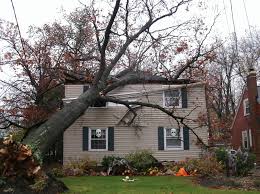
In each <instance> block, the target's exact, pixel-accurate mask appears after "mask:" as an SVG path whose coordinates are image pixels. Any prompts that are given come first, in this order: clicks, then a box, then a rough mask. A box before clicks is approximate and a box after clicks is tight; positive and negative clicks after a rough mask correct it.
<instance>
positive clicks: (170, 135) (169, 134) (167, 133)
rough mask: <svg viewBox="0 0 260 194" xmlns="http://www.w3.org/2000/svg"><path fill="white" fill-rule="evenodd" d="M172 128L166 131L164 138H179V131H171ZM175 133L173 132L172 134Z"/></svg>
mask: <svg viewBox="0 0 260 194" xmlns="http://www.w3.org/2000/svg"><path fill="white" fill-rule="evenodd" d="M172 129H173V128H169V129H166V137H179V135H180V134H179V130H178V129H173V130H172ZM174 131H175V132H174Z"/></svg>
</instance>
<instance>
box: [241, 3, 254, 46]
mask: <svg viewBox="0 0 260 194" xmlns="http://www.w3.org/2000/svg"><path fill="white" fill-rule="evenodd" d="M243 4H244V9H245V14H246V20H247V25H248V29H249V33H250V36H251V39H252V41H253V36H252V31H251V27H250V24H249V18H248V15H247V9H246V4H245V0H243Z"/></svg>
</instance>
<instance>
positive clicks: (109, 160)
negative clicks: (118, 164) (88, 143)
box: [101, 156, 120, 170]
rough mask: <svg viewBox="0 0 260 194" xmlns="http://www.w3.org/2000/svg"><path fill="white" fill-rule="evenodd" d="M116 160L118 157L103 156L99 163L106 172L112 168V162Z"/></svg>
mask: <svg viewBox="0 0 260 194" xmlns="http://www.w3.org/2000/svg"><path fill="white" fill-rule="evenodd" d="M118 159H120V157H118V156H104V157H103V159H102V161H101V165H102V166H103V167H104V169H106V170H108V168H109V167H111V166H112V164H113V162H114V161H115V160H118Z"/></svg>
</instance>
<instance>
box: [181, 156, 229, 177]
mask: <svg viewBox="0 0 260 194" xmlns="http://www.w3.org/2000/svg"><path fill="white" fill-rule="evenodd" d="M179 167H181V166H180V165H179ZM183 167H184V169H185V170H186V171H187V172H188V173H189V174H190V175H196V176H202V177H204V176H216V175H218V174H220V173H222V172H223V171H224V165H223V164H221V163H219V162H218V160H217V158H216V157H214V156H212V155H207V156H202V158H199V159H187V160H186V161H185V162H184V165H183Z"/></svg>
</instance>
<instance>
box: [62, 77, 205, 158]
mask: <svg viewBox="0 0 260 194" xmlns="http://www.w3.org/2000/svg"><path fill="white" fill-rule="evenodd" d="M88 87H89V85H88V84H85V83H75V82H74V83H67V84H66V85H65V98H64V102H65V106H66V103H67V102H70V101H71V100H73V99H75V98H77V97H78V96H79V95H80V94H82V93H83V92H84V91H85V90H87V89H88ZM108 96H114V97H117V98H118V99H121V100H128V101H142V102H150V103H154V104H158V105H160V106H162V107H165V108H169V109H172V108H173V107H174V109H175V110H174V111H175V113H176V115H179V116H187V119H188V120H189V121H187V124H188V125H189V127H190V128H193V129H194V131H195V132H196V133H197V135H198V136H199V137H200V138H201V139H202V140H203V142H204V143H205V144H207V143H208V128H207V127H205V126H204V127H198V126H199V122H198V121H197V120H198V117H199V116H202V115H206V112H207V111H206V101H205V84H204V83H202V82H195V81H189V80H179V81H175V82H170V81H167V80H165V79H164V78H161V77H158V76H156V77H150V78H147V80H146V81H145V83H143V84H130V85H126V86H124V87H119V88H117V89H115V90H114V91H112V92H110V93H108ZM132 108H133V109H135V111H136V112H137V113H138V116H137V117H136V118H135V120H134V122H133V123H132V124H131V125H130V126H129V125H128V124H129V121H131V119H132V118H133V113H132V112H131V111H128V109H127V108H126V107H125V106H123V105H120V104H115V103H110V102H108V103H104V102H96V103H95V105H93V107H89V108H88V109H87V110H86V112H85V114H83V115H82V116H80V117H79V118H78V119H77V120H76V121H75V122H74V123H73V124H72V125H71V126H70V127H69V128H68V129H67V130H66V131H65V132H64V138H63V142H64V146H63V147H64V153H63V159H64V160H63V161H64V163H67V162H68V161H70V160H75V159H78V158H84V157H86V156H88V157H90V158H91V159H94V160H97V161H101V160H102V158H103V157H104V156H107V155H114V156H121V157H123V156H124V155H126V154H128V153H130V152H132V151H135V150H138V149H149V150H151V151H152V153H153V155H154V157H156V158H157V159H158V160H159V161H165V160H168V161H169V160H170V161H172V160H175V161H179V160H184V159H185V158H187V157H188V158H198V157H199V156H200V154H201V151H202V150H201V147H200V145H199V144H198V140H197V138H196V136H195V135H194V134H193V133H192V131H191V130H189V129H188V128H185V127H183V126H178V124H177V123H176V121H175V120H173V119H172V118H170V117H169V116H167V115H166V114H165V113H163V112H161V111H160V110H157V109H152V108H147V107H140V106H132Z"/></svg>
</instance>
